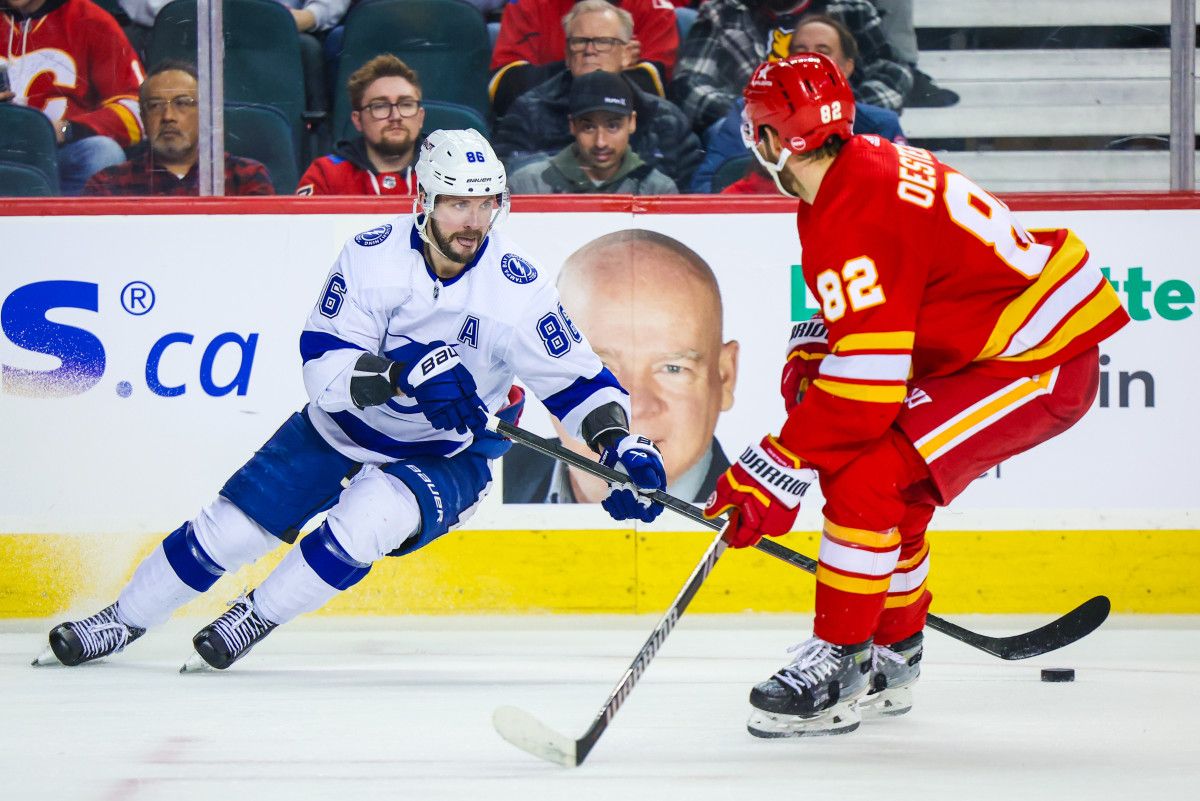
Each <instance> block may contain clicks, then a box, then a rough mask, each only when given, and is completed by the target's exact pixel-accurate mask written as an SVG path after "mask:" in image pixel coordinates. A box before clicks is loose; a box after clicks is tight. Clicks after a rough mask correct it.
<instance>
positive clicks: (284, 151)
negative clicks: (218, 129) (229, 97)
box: [225, 103, 300, 195]
mask: <svg viewBox="0 0 1200 801" xmlns="http://www.w3.org/2000/svg"><path fill="white" fill-rule="evenodd" d="M289 132H290V128H289V126H288V121H287V119H286V118H285V117H284V116H283V114H282V113H281V112H280V111H279V109H277V108H274V107H273V106H263V105H259V104H256V103H228V104H226V105H225V150H226V151H227V152H228V153H230V154H232V155H234V156H242V157H244V158H249V159H254V160H255V161H260V162H262V163H263V165H264V166H265V167H266V168H267V172H269V173H270V174H271V183H272V184H273V185H274V187H275V192H276V194H280V195H290V194H292V193H293V192H295V191H296V184H297V182H299V180H300V175H299V173H298V171H297V169H296V151H295V150H294V149H293V148H292V141H291V138H290V136H289Z"/></svg>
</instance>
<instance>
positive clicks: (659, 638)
mask: <svg viewBox="0 0 1200 801" xmlns="http://www.w3.org/2000/svg"><path fill="white" fill-rule="evenodd" d="M493 422H494V423H498V424H499V426H500V427H501V428H500V430H501V433H504V435H505V436H509V437H511V436H512V434H510V433H508V432H506V431H504V428H509V429H512V430H514V431H519V432H521V433H522V434H524V433H525V432H523V431H521V429H519V428H515V427H513V426H510V425H508V423H505V422H503V421H502V420H498V419H497V418H494V417H493V418H492V420H491V421H490V422H489V423H488V427H489V428H491V429H492V430H496V427H495V426H493V425H492V423H493ZM530 436H532V435H530ZM712 527H713V528H716V529H719V530H720V531H719V533H718V534H717V536H716V537H715V538H714V539H713V541H712V542H711V543H709V546H708V549H707V550H706V551H705V552H704V556H702V557H701V558H700V563H699V564H698V565H696V569H695V570H693V571H692V575H691V576H689V577H688V580H687V583H686V584H684V585H683V589H682V590H680V591H679V595H677V596H676V597H675V600H674V601H673V602H672V603H671V606H670V607H669V608H668V609H667V611H666V613H665V614H664V615H663V616H662V619H661V620H660V621H658V625H657V626H655V627H654V631H652V632H651V633H650V637H649V638H648V639H647V640H646V642H645V643H644V644H643V645H642V648H641V650H640V651H638V653H637V656H635V657H634V658H633V662H632V663H631V664H630V665H629V667H628V668H626V670H625V673H624V674H622V676H621V679H620V681H618V682H617V686H616V687H614V688H613V691H612V692H611V693H609V695H608V700H607V701H605V702H604V706H602V707H601V708H600V711H599V712H598V713H597V714H596V718H595V719H594V720H593V721H592V725H591V726H589V727H588V730H587V731H585V732H584V733H583V736H582V737H580V738H578V739H575V740H572V739H571V738H570V737H567V736H565V735H562V734H559V733H558V732H556V731H554V730H553V729H551V728H550V727H549V726H547V725H546V724H544V723H542V722H541V721H540V720H538V719H537V718H535V717H534V716H533V715H531V714H529V713H528V712H526V711H525V710H523V709H519V708H518V707H515V706H502V707H500V708H498V709H497V710H496V711H495V712H494V713H492V725H493V726H495V727H496V731H497V732H499V733H500V736H501V737H503V738H504V739H505V740H508V741H509V742H510V743H512V744H513V745H515V746H516V747H517V748H520V749H521V750H523V751H528V752H529V753H531V754H533V755H534V756H536V757H540V758H541V759H545V760H547V761H549V762H557V763H558V764H560V765H564V766H566V767H568V768H574V767H578V766H579V765H581V764H583V760H585V759H587V756H588V754H589V753H591V751H592V748H593V747H594V746H595V745H596V742H597V741H598V740H599V739H600V736H601V735H603V734H604V731H605V729H607V728H608V723H609V721H611V720H612V718H613V715H615V714H617V710H618V709H620V708H621V704H623V703H625V699H626V698H628V697H629V693H630V692H632V691H633V686H634V685H635V684H637V682H638V679H640V678H641V677H642V673H644V672H645V670H646V667H647V666H648V665H649V664H650V660H652V659H653V658H654V655H655V654H657V653H658V649H659V648H661V647H662V644H663V643H664V642H665V641H666V639H667V636H668V635H669V634H670V633H671V630H672V629H674V628H675V624H676V623H678V622H679V618H680V616H682V615H683V612H684V610H685V609H687V607H688V604H689V603H691V601H692V598H694V597H695V596H696V593H697V592H698V591H699V590H700V585H701V584H703V583H704V580H705V579H706V578H708V574H709V573H711V572H712V569H713V566H714V565H715V564H716V563H717V560H718V559H720V558H721V554H722V553H724V552H725V548H726V547H728V546H727V545H726V544H725V540H724V537H723V534H724V529H723V526H722V525H721V524H720V523H715V524H714V525H713V526H712Z"/></svg>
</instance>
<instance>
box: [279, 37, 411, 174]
mask: <svg viewBox="0 0 1200 801" xmlns="http://www.w3.org/2000/svg"><path fill="white" fill-rule="evenodd" d="M346 91H347V92H348V93H349V95H350V108H351V109H353V110H352V111H351V112H350V121H351V122H352V123H354V127H355V129H356V130H357V131H358V132H359V135H358V136H356V137H354V138H353V139H349V140H342V141H340V142H338V143H337V146H336V148H335V150H334V153H333V155H329V156H321V157H320V158H319V159H317V160H316V161H314V162H313V163H312V164H310V165H309V166H308V169H307V170H305V171H304V175H302V176H300V185H299V187H298V188H297V189H296V194H297V195H412V194H416V191H417V174H416V172H415V171H414V170H413V166H414V163H415V161H416V152H417V142H418V140H419V138H420V136H421V126H423V125H424V124H425V109H423V108H421V82H420V80H419V79H418V78H417V73H416V71H415V70H413V69H411V68H410V67H409V66H408V65H407V64H405V63H404V62H403V61H401V60H400V59H398V58H396V56H394V55H392V54H391V53H384V54H382V55H378V56H375V58H373V59H371V60H370V61H368V62H367V63H366V64H363V65H362V66H361V67H359V68H358V69H357V70H356V71H355V72H354V73H353V74H352V75H351V76H350V80H349V81H348V82H347V84H346Z"/></svg>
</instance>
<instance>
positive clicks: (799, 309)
mask: <svg viewBox="0 0 1200 801" xmlns="http://www.w3.org/2000/svg"><path fill="white" fill-rule="evenodd" d="M819 311H821V310H820V309H818V308H815V307H812V308H810V307H809V305H808V287H807V286H805V285H804V270H803V269H801V267H800V265H799V264H793V265H792V322H799V321H800V320H807V319H808V318H809V317H812V316H813V315H814V314H816V313H817V312H819Z"/></svg>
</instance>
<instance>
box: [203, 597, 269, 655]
mask: <svg viewBox="0 0 1200 801" xmlns="http://www.w3.org/2000/svg"><path fill="white" fill-rule="evenodd" d="M226 606H228V607H230V609H229V611H228V612H226V613H225V614H223V615H221V616H220V617H219V618H217V619H216V620H214V621H213V623H212V627H213V630H214V631H216V632H217V634H218V635H219V636H220V637H221V640H222V641H223V642H224V643H225V647H226V648H228V649H229V653H231V654H239V653H241V652H242V650H244V649H245V648H246V647H247V646H249V645H250V644H251V643H253V642H254V641H255V640H257V639H258V637H259V635H260V634H262V633H263V632H266V631H270V630H271V629H272V628H274V626H273V625H272V624H270V623H268V622H267V621H265V620H263V619H262V618H261V617H259V616H258V614H257V613H256V612H255V611H254V602H253V601H252V600H250V596H249V594H247V593H245V592H243V593H242V594H241V595H240V596H238V597H237V598H234V599H233V600H232V601H229V602H228V603H227V604H226Z"/></svg>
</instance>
